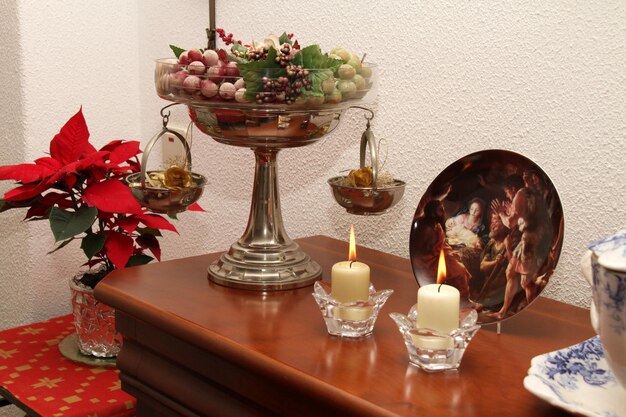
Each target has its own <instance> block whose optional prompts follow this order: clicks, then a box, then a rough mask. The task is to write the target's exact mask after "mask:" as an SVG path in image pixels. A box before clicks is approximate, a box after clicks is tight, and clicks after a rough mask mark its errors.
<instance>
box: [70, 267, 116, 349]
mask: <svg viewBox="0 0 626 417" xmlns="http://www.w3.org/2000/svg"><path fill="white" fill-rule="evenodd" d="M81 276H82V274H78V275H76V276H74V277H73V278H72V279H71V280H70V289H71V292H72V311H73V313H74V326H75V327H76V335H77V336H78V348H79V349H80V352H81V353H82V354H83V355H89V356H96V357H99V358H110V357H115V356H117V354H118V353H119V351H120V348H121V347H122V335H121V334H119V333H117V332H116V331H115V310H114V309H113V308H112V307H109V306H108V305H106V304H104V303H101V302H100V301H98V300H96V298H95V297H94V292H93V289H92V288H89V287H86V286H85V285H83V284H81V283H80V281H79V279H80V277H81Z"/></svg>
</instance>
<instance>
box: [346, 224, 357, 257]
mask: <svg viewBox="0 0 626 417" xmlns="http://www.w3.org/2000/svg"><path fill="white" fill-rule="evenodd" d="M348 260H349V261H356V242H355V239H354V225H353V224H351V225H350V250H349V252H348Z"/></svg>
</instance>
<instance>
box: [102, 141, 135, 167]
mask: <svg viewBox="0 0 626 417" xmlns="http://www.w3.org/2000/svg"><path fill="white" fill-rule="evenodd" d="M101 151H109V152H110V153H109V162H110V165H119V164H121V163H122V162H126V161H128V160H129V159H130V158H132V157H133V156H137V155H139V154H140V153H141V150H140V149H139V142H137V141H136V140H131V141H125V140H114V141H113V142H110V143H108V144H107V145H105V146H103V147H102V149H101Z"/></svg>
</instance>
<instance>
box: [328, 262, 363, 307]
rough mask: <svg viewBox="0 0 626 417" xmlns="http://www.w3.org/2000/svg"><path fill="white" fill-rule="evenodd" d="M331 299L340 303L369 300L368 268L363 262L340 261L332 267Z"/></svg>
mask: <svg viewBox="0 0 626 417" xmlns="http://www.w3.org/2000/svg"><path fill="white" fill-rule="evenodd" d="M330 279H331V285H332V289H331V294H330V295H331V297H332V298H334V299H335V300H336V301H339V302H340V303H352V302H355V301H359V300H367V299H368V298H369V286H370V267H369V266H367V265H366V264H364V263H363V262H356V261H342V262H337V263H336V264H335V265H333V269H332V272H331V278H330Z"/></svg>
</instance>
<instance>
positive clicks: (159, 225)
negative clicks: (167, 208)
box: [136, 214, 178, 233]
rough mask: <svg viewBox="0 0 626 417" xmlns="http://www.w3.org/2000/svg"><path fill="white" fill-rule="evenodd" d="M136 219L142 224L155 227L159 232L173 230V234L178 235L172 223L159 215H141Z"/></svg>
mask: <svg viewBox="0 0 626 417" xmlns="http://www.w3.org/2000/svg"><path fill="white" fill-rule="evenodd" d="M136 217H137V218H138V219H139V221H140V222H141V223H143V224H145V225H146V226H148V227H153V228H155V229H159V230H171V231H172V232H176V233H178V231H177V230H176V227H174V225H173V224H172V223H170V222H169V221H168V220H167V219H165V218H164V217H161V216H159V215H157V214H141V215H138V216H136Z"/></svg>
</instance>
